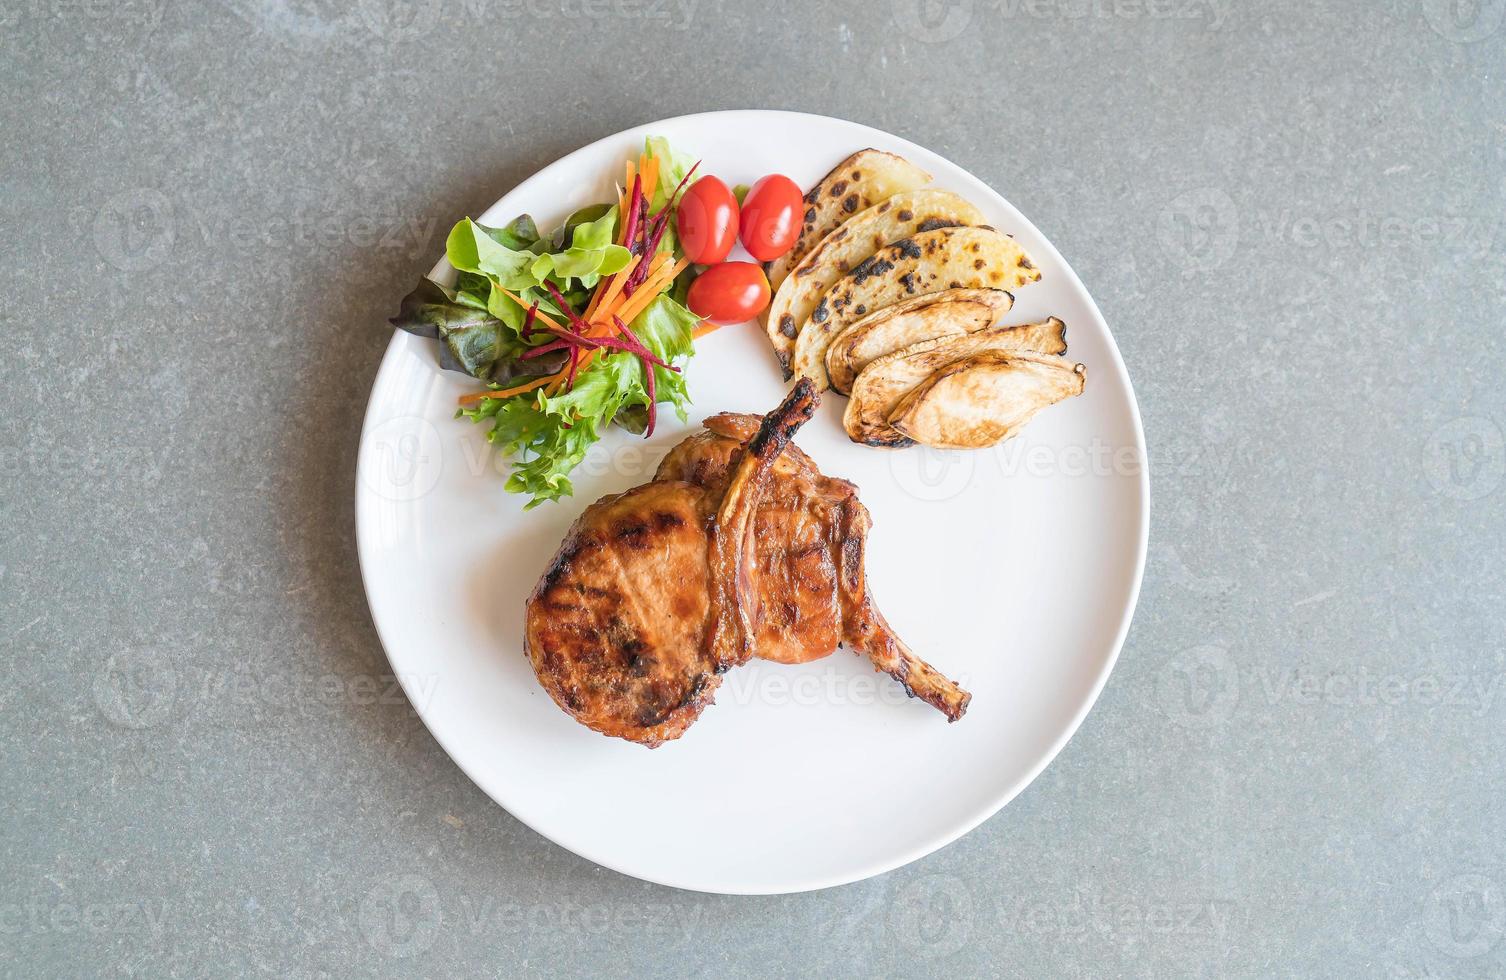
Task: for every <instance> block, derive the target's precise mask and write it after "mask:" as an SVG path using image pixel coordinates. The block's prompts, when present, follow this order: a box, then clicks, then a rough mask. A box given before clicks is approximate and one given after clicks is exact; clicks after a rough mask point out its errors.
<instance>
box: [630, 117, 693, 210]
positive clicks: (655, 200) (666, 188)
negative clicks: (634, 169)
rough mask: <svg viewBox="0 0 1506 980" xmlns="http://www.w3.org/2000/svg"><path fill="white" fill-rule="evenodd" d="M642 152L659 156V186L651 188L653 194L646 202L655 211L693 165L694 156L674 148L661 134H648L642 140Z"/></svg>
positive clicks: (662, 204) (667, 198)
mask: <svg viewBox="0 0 1506 980" xmlns="http://www.w3.org/2000/svg"><path fill="white" fill-rule="evenodd" d="M643 152H645V153H647V154H648V155H649V156H651V157H658V158H659V186H658V187H655V188H654V189H653V196H652V197H650V198H649V202H648V204H649V209H650V210H651V211H657V210H659V209H660V208H662V207H664V202H665V201H667V200H669V195H671V194H673V193H674V192H675V188H676V187H678V186H679V185H680V181H682V180H684V179H685V175H686V174H687V173H689V172H690V168H691V167H693V166H695V157H693V156H691V155H690V154H688V153H681V152H680V151H679V150H676V149H675V148H674V147H672V146H670V145H669V140H667V139H665V138H664V137H663V136H650V137H649V138H648V139H646V140H644V141H643ZM645 193H647V190H645Z"/></svg>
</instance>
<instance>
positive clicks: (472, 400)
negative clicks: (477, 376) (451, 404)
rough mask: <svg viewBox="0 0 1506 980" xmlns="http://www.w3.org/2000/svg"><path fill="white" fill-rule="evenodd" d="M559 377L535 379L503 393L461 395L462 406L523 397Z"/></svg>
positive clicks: (480, 392)
mask: <svg viewBox="0 0 1506 980" xmlns="http://www.w3.org/2000/svg"><path fill="white" fill-rule="evenodd" d="M557 377H559V375H557V374H551V375H548V376H546V377H543V378H535V379H534V380H532V381H530V382H528V383H527V384H524V385H518V386H517V387H516V388H507V389H504V390H503V391H473V392H471V393H470V394H468V395H461V396H460V404H462V405H474V404H476V403H477V402H484V401H486V400H487V399H488V398H511V397H512V396H513V395H521V394H523V393H524V392H525V391H532V390H533V389H535V388H538V387H542V386H543V385H546V384H548V383H549V382H551V381H553V380H554V379H555V378H557Z"/></svg>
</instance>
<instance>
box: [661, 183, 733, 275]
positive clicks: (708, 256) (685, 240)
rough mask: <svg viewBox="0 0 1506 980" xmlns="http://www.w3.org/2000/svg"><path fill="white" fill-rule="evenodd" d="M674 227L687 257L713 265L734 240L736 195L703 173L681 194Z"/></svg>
mask: <svg viewBox="0 0 1506 980" xmlns="http://www.w3.org/2000/svg"><path fill="white" fill-rule="evenodd" d="M675 228H676V230H678V231H679V233H680V246H681V247H682V248H684V249H685V256H686V258H688V259H690V261H692V262H694V263H696V264H697V265H715V264H716V263H718V262H720V261H722V260H723V259H725V258H726V257H727V253H728V252H731V251H732V246H733V244H735V243H736V241H737V198H735V197H733V196H732V192H731V191H730V190H728V189H727V185H726V184H724V183H722V182H721V181H720V180H718V179H716V178H715V177H709V176H708V177H702V178H701V179H700V180H698V181H696V182H695V183H694V184H691V185H690V189H689V190H687V191H686V192H685V195H684V196H683V197H681V198H680V204H679V207H678V209H676V211H675Z"/></svg>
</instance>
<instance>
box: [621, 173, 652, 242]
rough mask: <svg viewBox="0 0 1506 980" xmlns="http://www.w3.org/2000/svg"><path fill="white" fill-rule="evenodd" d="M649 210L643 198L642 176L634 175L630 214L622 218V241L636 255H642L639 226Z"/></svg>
mask: <svg viewBox="0 0 1506 980" xmlns="http://www.w3.org/2000/svg"><path fill="white" fill-rule="evenodd" d="M647 210H648V201H647V200H646V199H645V198H644V196H643V177H642V175H640V174H634V175H633V189H632V190H631V191H630V192H629V193H628V213H627V214H625V215H623V217H622V229H623V235H622V240H623V241H624V242H626V243H627V245H628V248H629V249H631V250H632V252H633V254H634V255H641V254H643V253H642V252H640V251H638V247H637V244H638V225H639V224H640V223H641V222H642V221H643V214H644V212H645V211H647Z"/></svg>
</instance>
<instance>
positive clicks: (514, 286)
mask: <svg viewBox="0 0 1506 980" xmlns="http://www.w3.org/2000/svg"><path fill="white" fill-rule="evenodd" d="M644 156H645V157H657V158H658V160H659V164H658V168H659V177H658V180H657V181H656V182H655V186H654V187H652V188H642V201H643V207H644V210H643V211H642V212H640V214H643V213H645V212H646V216H647V217H646V218H645V220H642V221H640V222H639V228H638V230H637V233H636V234H633V235H632V239H633V240H631V241H628V242H626V243H625V244H623V243H619V241H618V239H619V237H620V236H621V235H623V234H625V233H627V232H631V231H632V229H628V230H627V232H624V230H623V229H622V227H621V224H620V222H621V217H622V216H621V215H620V214H619V213H618V212H619V208H618V206H617V205H616V204H607V203H604V204H596V205H590V206H588V207H585V208H581V209H578V210H577V211H575V212H574V213H572V214H571V215H570V216H569V218H567V219H566V220H565V222H564V223H563V224H562V225H560V226H559V228H557V229H556V230H555V231H553V232H552V233H550V234H549V235H541V234H540V233H539V230H538V227H537V226H536V225H535V223H534V221H533V219H532V218H531V217H529V216H528V215H520V216H519V217H517V218H515V219H514V220H512V221H510V222H508V223H507V224H506V225H504V226H502V227H488V226H486V225H482V224H480V223H478V222H475V221H472V220H471V219H470V218H465V219H462V220H461V221H460V222H459V223H457V224H456V225H455V227H454V228H453V229H452V230H451V231H450V235H449V238H448V239H447V240H446V242H445V254H446V257H447V258H448V259H449V262H450V265H452V266H454V268H455V270H456V278H455V281H454V283H453V285H443V284H441V283H438V282H434V281H432V280H430V279H424V280H422V281H421V282H420V283H419V285H418V287H417V288H415V289H414V290H413V291H412V292H411V293H409V294H408V295H407V296H406V297H404V299H403V301H402V304H401V307H400V309H399V311H398V315H397V316H396V317H394V318H393V319H392V323H393V325H394V326H397V327H399V328H401V329H403V330H406V331H408V332H410V333H413V334H417V335H418V336H421V337H430V338H433V339H436V340H438V341H439V342H440V355H439V357H440V366H441V367H443V368H445V369H447V370H454V371H461V372H464V373H466V374H468V375H470V376H472V377H474V378H476V379H478V380H480V381H483V382H486V383H487V384H488V385H490V386H491V388H492V390H493V391H494V392H496V393H497V395H496V396H495V397H492V396H490V395H488V396H487V397H480V398H479V400H477V398H478V396H475V395H473V396H470V397H469V398H465V399H462V408H461V409H460V410H459V412H458V413H457V414H458V415H463V416H465V417H466V418H469V419H471V420H472V421H474V422H480V423H485V424H487V425H489V429H488V432H487V439H488V440H490V441H491V442H492V443H493V444H494V445H496V446H497V447H498V448H499V449H500V450H501V451H502V452H504V453H506V454H507V455H508V456H510V457H511V458H512V470H511V473H510V474H509V475H508V478H507V481H506V483H505V487H506V489H507V490H508V491H510V492H512V493H521V494H527V495H528V496H529V498H530V499H529V502H528V504H527V506H528V507H530V508H531V507H534V506H537V505H538V504H540V503H542V502H543V501H546V500H558V499H560V498H561V497H564V496H568V495H569V494H571V493H572V492H573V487H572V486H571V483H570V477H569V474H570V472H571V471H572V470H573V469H574V468H575V467H576V466H578V465H579V464H580V462H581V461H582V460H583V459H584V458H585V456H586V453H587V452H588V451H589V450H590V448H591V446H592V444H594V443H595V442H596V441H597V440H598V439H600V438H601V437H602V435H603V434H604V432H605V431H606V429H607V427H608V426H610V425H612V424H614V423H615V424H616V425H618V426H620V427H622V428H625V429H627V430H628V431H631V432H635V433H645V432H646V433H649V434H651V432H652V426H653V419H654V412H653V408H652V406H653V405H654V404H655V403H659V404H667V405H669V406H670V407H671V408H673V409H674V411H675V413H676V414H677V415H678V416H679V418H680V419H681V421H684V420H685V418H686V417H687V416H686V408H687V406H688V405H689V404H690V397H689V393H688V391H687V389H686V387H685V376H684V374H683V372H682V371H681V370H680V369H681V368H682V367H683V366H684V364H685V362H686V361H688V360H689V359H690V357H691V355H692V354H693V353H694V348H693V336H694V332H695V329H696V327H697V326H698V325H699V324H700V319H699V318H698V317H696V316H695V315H694V314H693V313H691V312H690V311H689V310H688V309H686V308H685V305H684V297H685V292H686V290H687V289H688V288H689V282H690V279H691V278H692V277H693V273H692V272H691V271H690V270H688V269H687V270H685V271H684V272H682V273H681V274H680V275H679V276H678V277H677V278H675V279H674V281H673V282H670V281H669V279H668V276H670V275H672V274H673V270H671V271H670V272H666V273H665V274H664V278H662V279H660V280H658V281H657V283H656V290H655V291H656V292H657V295H655V296H654V298H653V299H652V300H651V301H649V302H648V303H647V305H646V306H644V305H643V302H642V301H640V302H639V303H638V304H637V305H636V306H635V307H634V309H638V310H640V312H638V313H637V315H636V316H633V319H632V322H631V323H629V324H627V328H628V329H627V330H626V331H623V332H621V333H620V334H619V333H618V331H617V329H616V328H615V327H613V326H611V325H610V324H611V323H612V321H611V319H610V318H605V319H604V320H603V319H593V321H592V322H591V323H590V324H587V323H586V322H585V320H584V319H583V316H584V314H585V313H586V311H587V309H588V307H589V306H590V304H591V301H592V298H593V295H594V294H595V293H596V292H597V291H598V290H602V289H606V288H608V286H609V284H610V283H612V281H613V277H616V276H618V274H619V273H623V272H624V270H626V269H627V268H628V267H629V266H630V265H631V264H632V262H633V256H634V254H635V250H636V254H642V252H643V250H644V249H646V248H648V247H650V246H651V245H652V242H651V241H650V240H649V239H648V237H647V228H648V226H649V224H650V221H649V220H648V218H652V217H658V216H662V217H663V218H664V220H663V222H662V224H663V226H664V231H663V233H662V237H661V238H660V240H659V242H658V248H657V252H658V253H667V259H666V260H661V261H667V262H675V261H677V260H679V259H681V258H682V257H683V253H682V252H681V251H680V248H679V244H678V242H677V240H676V238H675V235H674V220H673V213H672V211H671V212H669V213H665V211H664V209H665V208H666V207H669V208H673V206H674V204H675V202H674V201H673V200H672V197H673V196H674V194H675V190H676V188H677V187H678V186H680V184H681V181H682V180H683V179H684V178H685V176H686V174H687V173H689V172H690V171H691V169H692V168H693V167H694V166H695V162H696V161H695V159H694V158H692V157H689V156H688V155H686V154H683V153H680V152H679V151H677V150H675V149H674V148H673V147H671V146H670V145H669V143H668V142H667V141H666V140H664V139H662V138H660V137H649V138H648V140H647V141H645V146H644ZM628 190H630V189H625V192H624V198H623V199H624V201H626V202H627V206H628V207H629V208H631V205H632V200H631V197H630V194H628V193H627V191H628ZM645 272H646V270H645V269H640V270H638V275H637V276H635V277H633V278H629V279H627V280H626V281H625V283H618V288H617V290H616V292H615V293H614V296H616V297H619V298H620V299H619V302H626V297H627V296H629V295H631V293H632V290H633V289H634V288H638V286H639V284H640V283H643V275H644V273H645ZM666 283H667V285H666ZM556 295H557V296H558V298H556ZM642 300H643V301H647V300H649V297H648V296H646V295H645V296H643V297H642ZM534 306H536V307H537V313H533V312H531V311H530V308H531V307H534ZM617 308H620V307H616V306H614V307H612V309H614V310H615V309H617ZM623 313H624V314H625V315H631V314H630V313H629V311H628V310H627V309H626V308H623ZM540 315H542V316H543V317H547V318H548V319H549V320H550V321H552V322H553V324H555V325H556V326H551V325H550V324H549V323H547V322H546V321H545V320H543V319H540ZM603 323H605V324H608V325H605V326H603V325H602V324H603ZM640 344H641V346H639V345H640ZM654 361H659V362H662V365H661V364H655V363H653V362H654ZM582 365H583V366H582ZM577 368H578V370H577ZM650 372H651V373H650ZM546 381H547V382H548V383H547V384H546V383H545V382H546ZM524 387H526V388H528V389H529V390H518V389H521V388H524ZM514 391H516V393H514ZM468 402H470V404H467V403H468Z"/></svg>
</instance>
